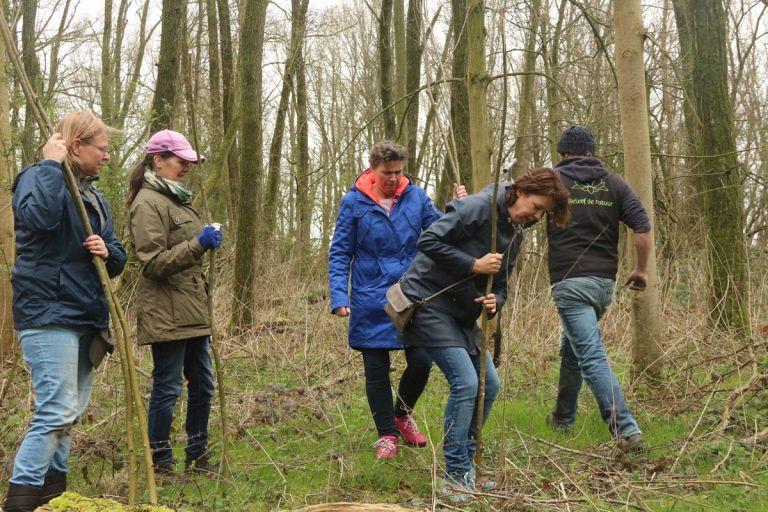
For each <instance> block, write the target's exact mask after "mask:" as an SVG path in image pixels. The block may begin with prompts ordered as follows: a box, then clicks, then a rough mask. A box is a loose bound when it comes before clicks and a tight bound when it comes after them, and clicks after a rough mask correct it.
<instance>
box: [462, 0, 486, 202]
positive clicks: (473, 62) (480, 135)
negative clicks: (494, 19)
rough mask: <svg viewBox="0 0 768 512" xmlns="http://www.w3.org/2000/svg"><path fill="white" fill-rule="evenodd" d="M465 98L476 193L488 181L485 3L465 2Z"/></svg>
mask: <svg viewBox="0 0 768 512" xmlns="http://www.w3.org/2000/svg"><path fill="white" fill-rule="evenodd" d="M466 31H467V74H466V77H467V78H466V84H467V98H468V103H467V105H468V107H469V109H468V114H469V139H470V147H471V152H472V189H473V190H474V191H475V192H477V191H479V190H481V189H483V188H484V187H485V186H486V185H488V183H490V182H491V152H490V143H489V140H488V139H489V132H488V99H487V97H486V93H487V88H488V71H487V70H486V67H485V4H484V2H483V1H482V0H469V1H468V3H467V23H466Z"/></svg>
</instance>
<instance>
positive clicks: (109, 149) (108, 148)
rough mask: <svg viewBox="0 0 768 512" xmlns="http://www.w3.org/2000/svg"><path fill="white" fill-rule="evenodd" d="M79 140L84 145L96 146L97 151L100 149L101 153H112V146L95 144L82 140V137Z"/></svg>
mask: <svg viewBox="0 0 768 512" xmlns="http://www.w3.org/2000/svg"><path fill="white" fill-rule="evenodd" d="M80 142H82V143H83V144H85V145H86V146H93V147H94V148H96V149H98V150H99V151H101V154H102V155H107V154H111V153H112V148H110V147H109V146H104V147H101V146H97V145H96V144H91V143H90V142H87V141H84V140H82V139H81V140H80Z"/></svg>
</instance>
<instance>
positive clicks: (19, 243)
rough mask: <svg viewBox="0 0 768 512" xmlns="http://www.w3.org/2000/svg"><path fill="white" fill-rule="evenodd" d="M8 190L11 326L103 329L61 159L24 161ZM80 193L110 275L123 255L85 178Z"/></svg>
mask: <svg viewBox="0 0 768 512" xmlns="http://www.w3.org/2000/svg"><path fill="white" fill-rule="evenodd" d="M12 190H13V215H14V229H15V232H16V263H15V264H14V266H13V270H12V273H11V280H12V282H13V324H14V328H15V329H17V330H21V329H29V328H33V327H42V326H45V325H64V326H92V327H94V328H96V329H105V328H106V327H107V326H108V325H109V312H108V309H107V302H106V300H105V298H104V292H103V291H102V288H101V284H100V282H99V276H98V274H97V273H96V268H95V267H94V266H93V262H92V261H91V255H90V253H89V252H88V251H86V250H85V248H83V245H82V244H83V242H84V241H85V238H86V234H85V230H84V229H83V227H82V225H81V223H80V219H79V218H78V216H77V211H76V210H75V205H74V203H73V202H72V198H71V197H70V195H69V192H68V191H67V189H66V186H65V184H64V175H63V174H62V169H61V165H60V164H59V163H58V162H54V161H51V160H43V161H40V162H37V163H36V164H33V165H31V166H29V167H27V168H26V169H24V170H23V171H22V172H21V173H19V175H18V176H17V177H16V179H15V180H14V182H13V188H12ZM86 192H87V193H86ZM80 197H81V198H82V199H83V202H84V203H85V209H86V211H87V212H88V218H89V219H90V221H91V227H92V228H93V233H94V234H96V235H99V236H101V238H102V239H103V240H104V243H105V245H106V246H107V249H108V250H109V258H108V259H107V260H106V262H105V263H106V267H107V272H108V273H109V276H110V277H115V276H117V275H118V274H120V272H122V271H123V268H124V267H125V261H126V256H125V251H124V250H123V247H122V245H120V241H119V240H118V239H117V237H115V233H114V226H113V222H112V217H111V215H110V213H109V206H108V205H107V201H106V199H105V198H104V196H103V195H101V193H100V192H99V191H98V190H96V189H95V188H94V187H93V186H92V185H90V184H88V185H85V186H84V192H83V191H81V193H80ZM92 199H94V200H96V201H97V202H98V205H94V203H93V202H92ZM97 208H98V209H97Z"/></svg>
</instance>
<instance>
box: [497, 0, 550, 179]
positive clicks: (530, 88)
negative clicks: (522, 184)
mask: <svg viewBox="0 0 768 512" xmlns="http://www.w3.org/2000/svg"><path fill="white" fill-rule="evenodd" d="M539 16H541V0H532V1H531V14H530V17H529V18H528V19H529V21H528V26H527V28H526V30H528V33H527V34H526V38H525V53H524V54H523V72H524V73H529V74H526V75H524V76H523V77H522V78H521V80H522V86H521V87H520V98H519V100H518V108H517V111H518V116H517V133H516V134H515V152H514V158H513V168H512V174H513V175H514V176H518V175H520V174H521V173H523V172H525V171H527V170H528V169H529V168H530V167H531V163H532V161H533V158H532V154H531V151H529V150H527V149H526V146H529V145H530V144H531V141H532V140H533V137H532V136H533V130H532V123H531V119H532V116H533V112H534V109H535V108H536V98H535V97H534V79H535V78H536V77H535V76H534V75H533V74H532V73H533V72H534V71H536V57H537V56H538V54H537V53H536V42H537V40H538V37H537V36H538V30H539ZM502 149H503V148H502Z"/></svg>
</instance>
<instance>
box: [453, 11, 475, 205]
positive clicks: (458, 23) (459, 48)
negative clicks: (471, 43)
mask: <svg viewBox="0 0 768 512" xmlns="http://www.w3.org/2000/svg"><path fill="white" fill-rule="evenodd" d="M451 5H452V7H453V14H452V16H451V31H452V32H453V40H454V49H453V62H452V64H451V69H452V74H453V78H466V77H467V32H468V28H467V27H466V26H465V22H466V19H467V0H451ZM468 104H469V97H468V95H467V81H466V80H457V81H455V82H451V134H452V143H453V144H452V145H453V149H454V151H453V154H455V155H456V159H457V162H458V166H459V168H458V169H450V167H453V164H452V163H451V162H450V159H449V166H450V167H449V169H450V172H449V175H450V176H452V177H453V176H456V175H458V176H460V178H461V182H462V183H463V184H465V185H467V188H468V189H470V192H477V191H478V190H477V189H475V188H474V183H473V181H472V169H473V167H472V156H473V154H472V152H471V150H470V146H471V143H470V137H469V106H468ZM454 179H455V178H454Z"/></svg>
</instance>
